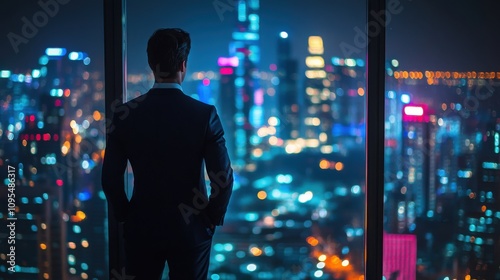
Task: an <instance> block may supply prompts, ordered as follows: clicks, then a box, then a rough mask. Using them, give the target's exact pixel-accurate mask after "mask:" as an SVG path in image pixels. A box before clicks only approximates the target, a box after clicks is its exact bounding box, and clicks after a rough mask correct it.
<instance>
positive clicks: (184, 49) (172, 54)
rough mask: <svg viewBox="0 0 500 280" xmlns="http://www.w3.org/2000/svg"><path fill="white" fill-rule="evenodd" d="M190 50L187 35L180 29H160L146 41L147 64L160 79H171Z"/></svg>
mask: <svg viewBox="0 0 500 280" xmlns="http://www.w3.org/2000/svg"><path fill="white" fill-rule="evenodd" d="M190 50H191V38H190V36H189V33H187V32H186V31H184V30H182V29H180V28H160V29H158V30H156V31H155V32H154V33H153V35H151V37H150V38H149V40H148V48H147V54H148V64H149V67H151V70H153V72H154V73H156V74H157V75H158V76H159V77H161V78H173V77H174V76H175V73H177V71H179V68H181V66H182V62H183V61H186V63H187V59H188V56H189V51H190Z"/></svg>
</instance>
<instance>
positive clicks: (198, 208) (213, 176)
mask: <svg viewBox="0 0 500 280" xmlns="http://www.w3.org/2000/svg"><path fill="white" fill-rule="evenodd" d="M190 49H191V39H190V36H189V33H187V32H185V31H184V30H182V29H178V28H167V29H158V30H157V31H155V32H154V33H153V35H152V36H151V37H150V38H149V41H148V46H147V55H148V63H149V66H150V67H151V69H152V70H153V73H154V76H155V83H154V86H153V87H152V88H151V89H150V90H149V91H148V92H147V93H146V94H144V95H142V96H140V97H138V98H135V99H133V100H131V101H129V102H127V103H125V104H122V105H120V106H118V107H116V109H115V110H114V114H113V118H112V123H111V126H110V127H109V129H108V137H107V144H106V151H105V157H104V162H103V167H102V188H103V191H104V193H105V195H106V198H107V200H108V202H109V203H110V206H111V207H112V211H113V213H114V215H115V217H116V219H117V220H118V221H119V222H123V229H124V230H123V231H124V241H125V242H124V244H125V245H124V247H125V254H126V263H125V270H126V273H127V275H130V276H135V278H134V280H143V279H145V280H153V279H161V275H162V272H163V269H164V267H165V262H166V263H167V264H168V267H169V276H170V279H171V280H176V279H181V280H189V279H193V280H194V279H196V280H201V279H203V280H206V279H207V276H208V267H209V259H210V250H211V246H212V236H213V234H214V232H215V228H216V226H220V225H222V224H223V221H224V216H225V213H226V210H227V205H228V203H229V198H230V196H231V193H232V188H233V170H232V168H231V163H230V159H229V157H228V153H227V149H226V146H225V145H226V144H225V139H224V130H223V128H222V125H221V122H220V119H219V116H218V114H217V111H216V109H215V107H214V106H213V105H208V104H205V103H202V102H200V101H197V100H195V99H193V98H191V97H189V96H187V95H185V94H184V93H183V91H182V87H181V83H182V82H183V81H184V77H185V75H186V65H187V60H188V55H189V51H190ZM127 160H128V161H130V164H131V167H132V170H133V173H134V191H133V194H132V197H131V199H130V202H129V200H128V199H127V196H126V193H125V190H124V171H125V168H126V165H127ZM204 168H206V172H207V175H208V177H209V179H210V196H209V197H208V194H207V187H206V184H205V170H204Z"/></svg>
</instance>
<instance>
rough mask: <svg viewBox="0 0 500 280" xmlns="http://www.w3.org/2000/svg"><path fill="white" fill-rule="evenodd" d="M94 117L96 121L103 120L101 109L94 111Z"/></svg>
mask: <svg viewBox="0 0 500 280" xmlns="http://www.w3.org/2000/svg"><path fill="white" fill-rule="evenodd" d="M92 117H93V118H94V120H95V121H99V120H101V113H100V112H99V111H97V110H96V111H94V113H93V114H92Z"/></svg>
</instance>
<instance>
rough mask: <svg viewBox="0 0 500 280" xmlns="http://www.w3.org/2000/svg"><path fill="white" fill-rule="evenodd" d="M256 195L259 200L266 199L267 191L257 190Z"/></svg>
mask: <svg viewBox="0 0 500 280" xmlns="http://www.w3.org/2000/svg"><path fill="white" fill-rule="evenodd" d="M257 197H258V198H259V199H260V200H263V199H266V197H267V193H266V192H265V191H259V192H258V193H257Z"/></svg>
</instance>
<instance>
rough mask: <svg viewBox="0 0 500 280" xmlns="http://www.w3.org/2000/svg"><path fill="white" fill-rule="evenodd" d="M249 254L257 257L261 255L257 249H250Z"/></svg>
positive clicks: (260, 251)
mask: <svg viewBox="0 0 500 280" xmlns="http://www.w3.org/2000/svg"><path fill="white" fill-rule="evenodd" d="M250 253H252V255H254V256H256V257H258V256H260V255H262V250H261V249H259V248H257V247H252V248H251V249H250Z"/></svg>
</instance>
